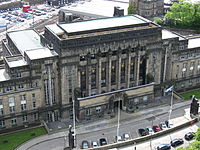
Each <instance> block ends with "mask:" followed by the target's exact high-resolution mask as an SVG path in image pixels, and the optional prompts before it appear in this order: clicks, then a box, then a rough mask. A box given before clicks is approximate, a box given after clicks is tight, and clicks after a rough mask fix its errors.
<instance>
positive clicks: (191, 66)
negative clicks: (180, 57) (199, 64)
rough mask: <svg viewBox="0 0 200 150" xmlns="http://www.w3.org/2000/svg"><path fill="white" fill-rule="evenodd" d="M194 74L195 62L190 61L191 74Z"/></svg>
mask: <svg viewBox="0 0 200 150" xmlns="http://www.w3.org/2000/svg"><path fill="white" fill-rule="evenodd" d="M193 74H194V62H191V63H190V75H193Z"/></svg>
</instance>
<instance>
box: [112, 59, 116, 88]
mask: <svg viewBox="0 0 200 150" xmlns="http://www.w3.org/2000/svg"><path fill="white" fill-rule="evenodd" d="M116 67H117V66H116V61H112V63H111V84H112V85H114V84H116V70H117V69H116Z"/></svg>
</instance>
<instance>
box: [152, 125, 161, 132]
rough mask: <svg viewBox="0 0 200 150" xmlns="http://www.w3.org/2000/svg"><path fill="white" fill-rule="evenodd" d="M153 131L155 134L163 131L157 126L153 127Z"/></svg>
mask: <svg viewBox="0 0 200 150" xmlns="http://www.w3.org/2000/svg"><path fill="white" fill-rule="evenodd" d="M152 129H153V131H154V132H159V131H161V129H160V127H159V126H157V125H154V126H153V127H152Z"/></svg>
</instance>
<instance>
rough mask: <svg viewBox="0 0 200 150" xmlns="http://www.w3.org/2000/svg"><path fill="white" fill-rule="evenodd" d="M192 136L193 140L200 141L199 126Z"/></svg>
mask: <svg viewBox="0 0 200 150" xmlns="http://www.w3.org/2000/svg"><path fill="white" fill-rule="evenodd" d="M194 138H195V140H197V141H200V128H198V130H197V132H196V133H195V136H194Z"/></svg>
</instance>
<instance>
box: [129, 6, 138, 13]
mask: <svg viewBox="0 0 200 150" xmlns="http://www.w3.org/2000/svg"><path fill="white" fill-rule="evenodd" d="M135 13H136V9H135V7H134V6H133V5H129V6H128V14H129V15H130V14H135Z"/></svg>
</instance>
